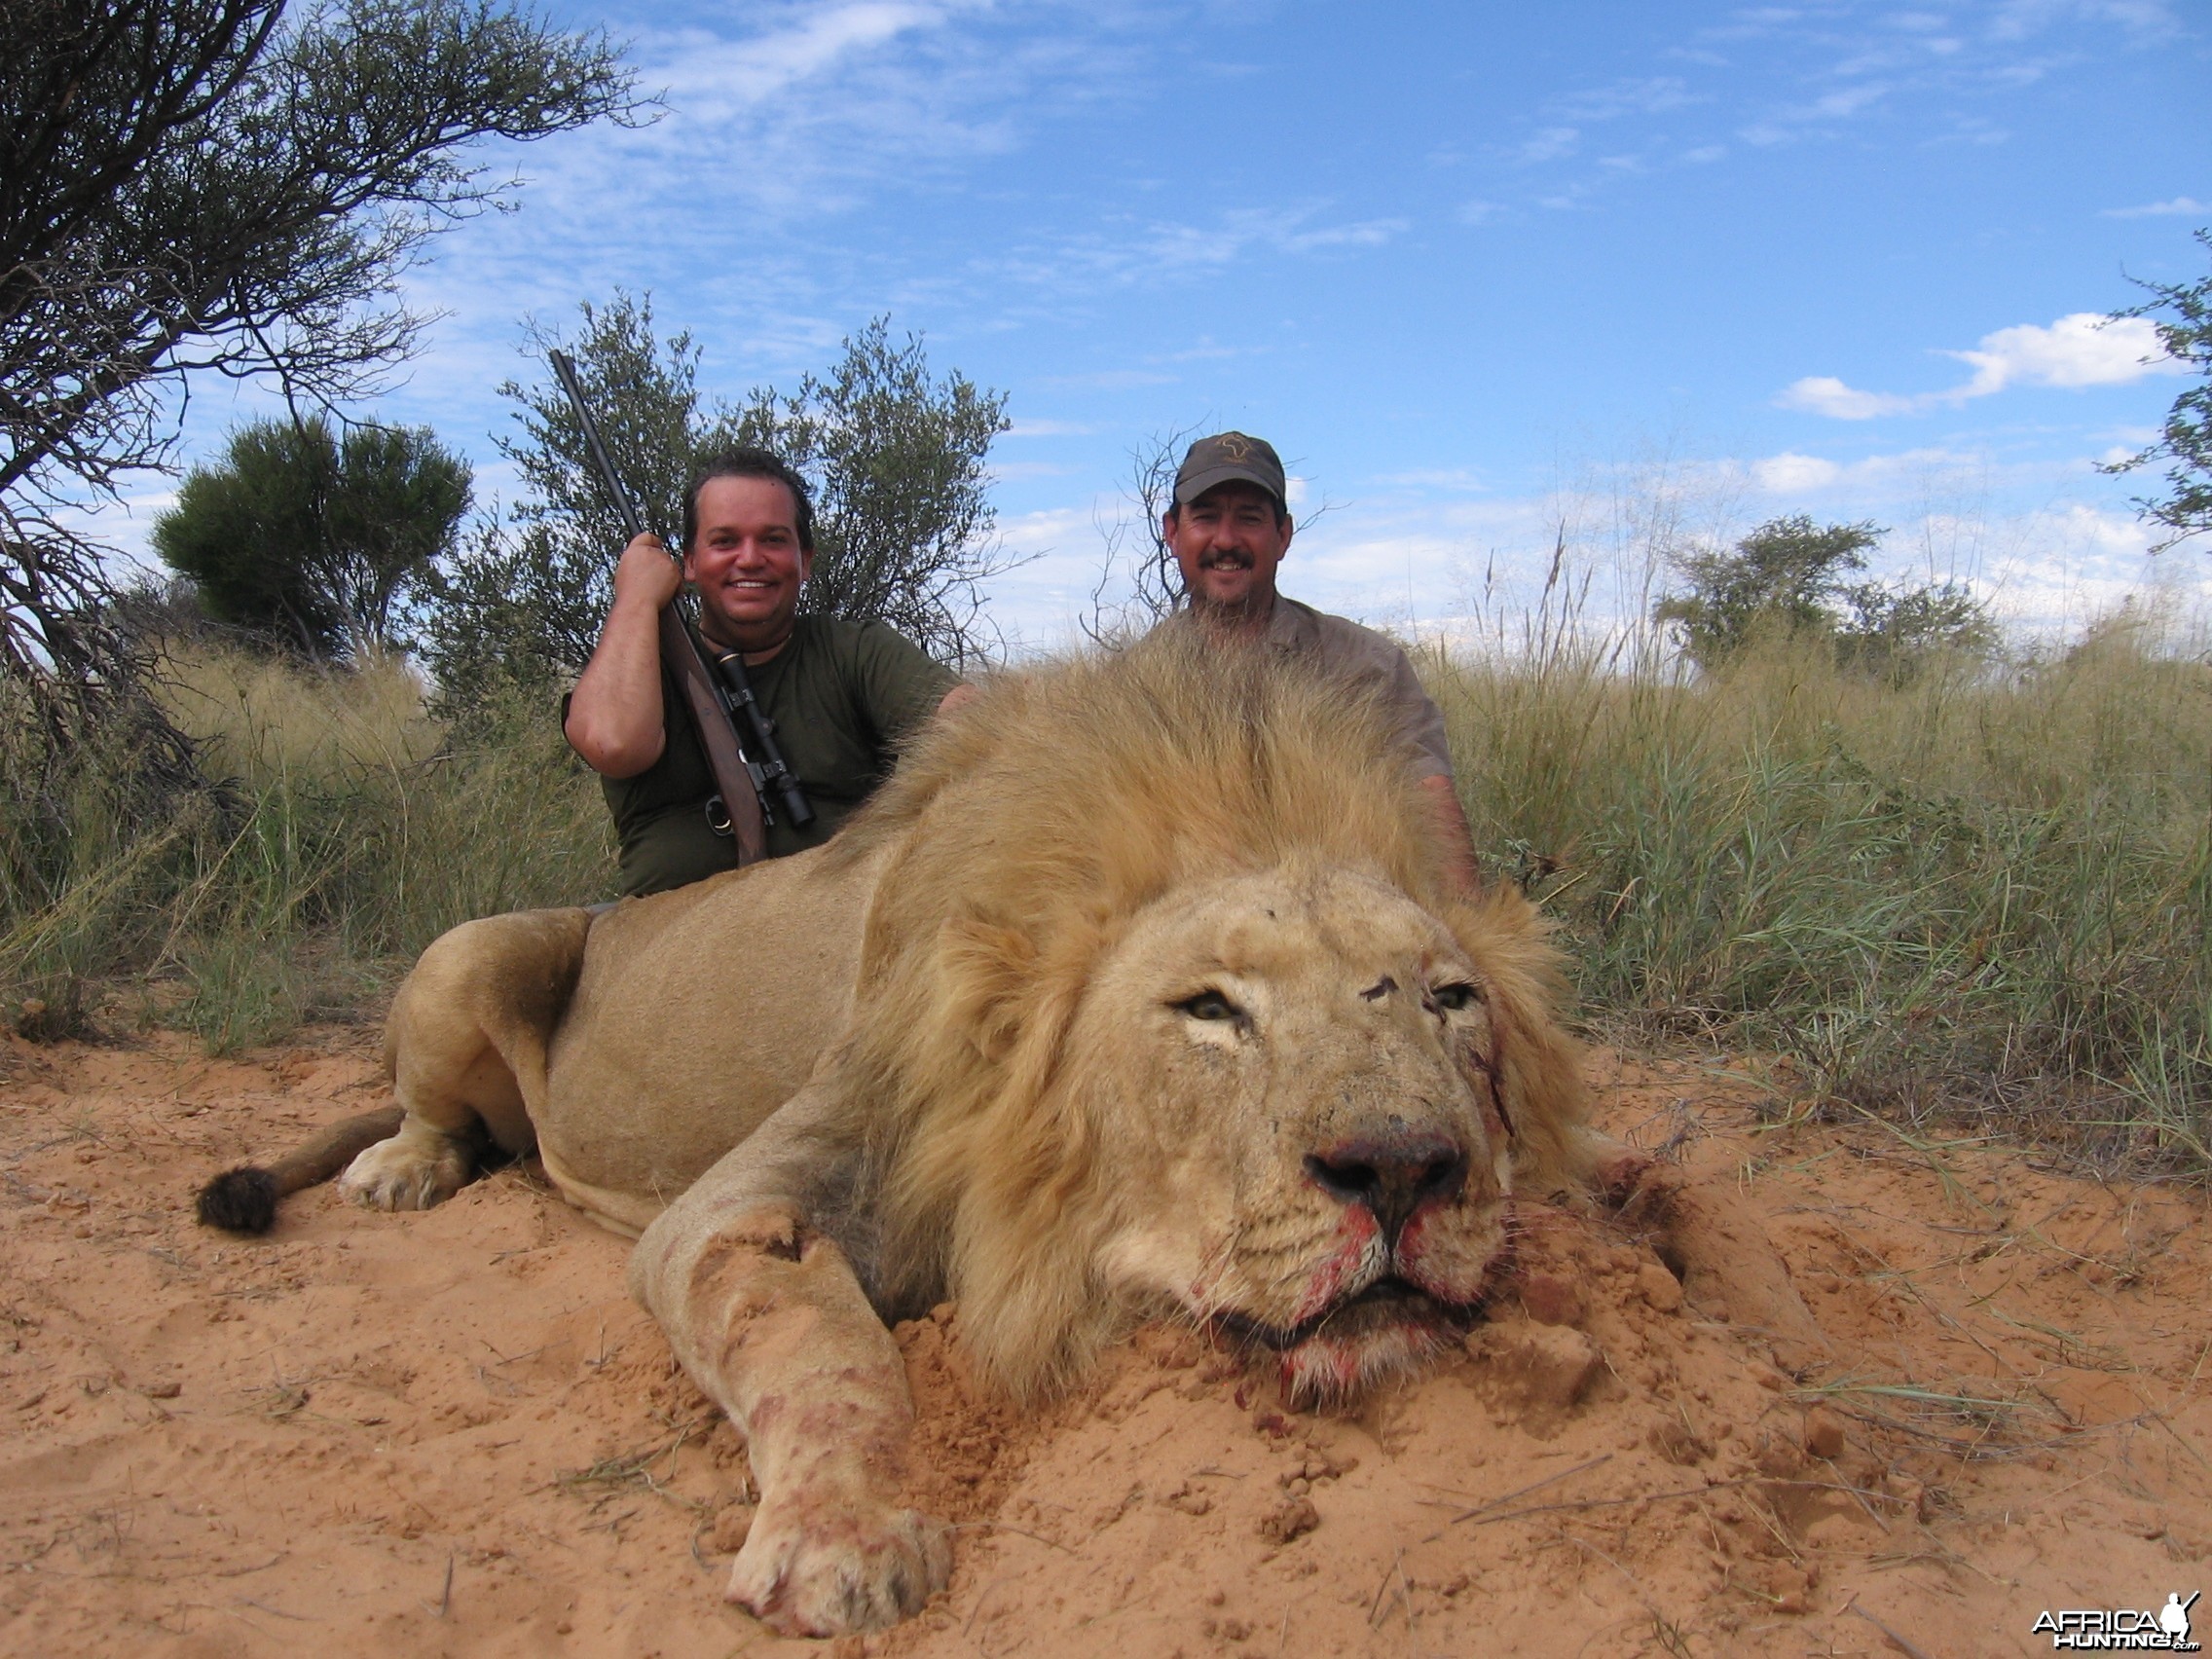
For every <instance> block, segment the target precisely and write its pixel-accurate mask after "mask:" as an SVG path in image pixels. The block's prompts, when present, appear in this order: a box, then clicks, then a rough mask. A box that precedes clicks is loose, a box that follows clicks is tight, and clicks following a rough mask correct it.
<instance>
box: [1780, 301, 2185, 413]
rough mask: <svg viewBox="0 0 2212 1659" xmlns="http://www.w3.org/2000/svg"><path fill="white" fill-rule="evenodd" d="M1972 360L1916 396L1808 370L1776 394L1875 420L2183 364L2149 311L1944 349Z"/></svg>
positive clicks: (1790, 405)
mask: <svg viewBox="0 0 2212 1659" xmlns="http://www.w3.org/2000/svg"><path fill="white" fill-rule="evenodd" d="M1942 354H1943V355H1944V356H1946V357H1956V358H1958V359H1959V361H1960V362H1962V363H1968V364H1971V365H1972V368H1973V378H1972V380H1970V381H1968V382H1966V383H1965V384H1964V385H1963V386H1954V387H1947V388H1945V389H1944V390H1942V391H1925V392H1920V393H1918V394H1917V395H1913V396H1904V395H1900V394H1899V393H1897V392H1887V391H1861V390H1859V389H1858V388H1857V387H1850V386H1846V385H1845V384H1844V383H1843V382H1842V381H1840V380H1838V379H1836V378H1835V377H1834V376H1833V375H1808V376H1807V377H1805V378H1804V379H1803V380H1799V381H1792V382H1791V383H1790V384H1789V385H1788V386H1787V387H1783V388H1782V390H1781V391H1780V392H1778V393H1777V394H1776V395H1775V399H1774V401H1775V403H1776V404H1777V405H1778V406H1779V407H1781V408H1784V409H1802V410H1805V411H1806V412H1808V413H1809V414H1814V415H1825V416H1827V417H1829V418H1830V419H1831V420H1836V421H1870V420H1872V419H1874V418H1875V417H1876V416H1880V415H1911V414H1917V413H1918V412H1920V411H1921V410H1924V409H1934V408H1937V407H1945V406H1947V407H1952V408H1956V407H1957V406H1958V405H1960V404H1962V403H1965V402H1966V401H1968V399H1970V398H1975V397H1987V396H1989V395H1990V394H1991V393H1993V392H1999V391H2004V390H2006V389H2007V388H2008V387H2015V386H2052V387H2069V388H2074V389H2079V388H2081V387H2091V386H2126V385H2128V384H2130V383H2131V382H2134V381H2139V380H2141V379H2143V378H2144V377H2145V376H2147V375H2174V374H2180V373H2182V372H2183V369H2184V365H2183V364H2181V363H2180V362H2178V361H2176V360H2175V359H2174V358H2172V357H2170V356H2168V355H2167V354H2166V350H2165V348H2164V347H2163V346H2161V345H2160V344H2159V342H2158V331H2157V328H2156V327H2155V326H2153V324H2152V323H2151V320H2150V319H2149V318H2148V317H2140V316H2123V317H2110V316H2107V315H2105V314H2104V313H2101V312H2075V313H2072V314H2070V315H2067V316H2062V317H2060V318H2059V319H2058V320H2057V321H2056V322H2054V323H2052V324H2051V325H2050V326H2049V327H2047V328H2043V327H2038V326H2037V325H2036V324H2034V323H2032V322H2024V323H2021V324H2019V325H2018V326H2017V327H2013V328H2000V329H1998V330H1997V331H1996V332H1995V333H1994V334H1985V335H1983V336H1982V337H1981V344H1980V345H1979V346H1977V347H1976V348H1974V349H1973V350H1969V351H1951V350H1946V351H1944V352H1943V353H1942Z"/></svg>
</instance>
